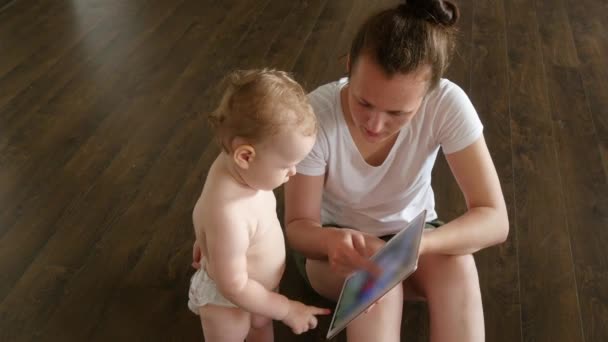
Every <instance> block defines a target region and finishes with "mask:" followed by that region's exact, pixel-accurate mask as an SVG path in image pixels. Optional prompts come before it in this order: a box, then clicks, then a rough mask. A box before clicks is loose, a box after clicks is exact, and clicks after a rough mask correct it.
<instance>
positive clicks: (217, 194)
mask: <svg viewBox="0 0 608 342" xmlns="http://www.w3.org/2000/svg"><path fill="white" fill-rule="evenodd" d="M241 195H243V196H241ZM218 215H220V216H221V215H223V216H228V217H226V218H222V217H219V218H218V217H217V216H218ZM193 221H194V228H195V232H196V236H197V239H198V241H199V244H200V246H201V252H202V255H203V258H204V266H203V267H205V268H206V269H207V272H208V273H209V276H210V277H211V278H214V273H215V269H217V268H218V267H223V266H224V264H223V260H214V259H213V258H212V257H210V255H209V253H208V250H209V246H210V245H211V244H213V245H214V246H216V247H221V246H228V245H229V244H231V243H233V241H226V240H225V239H215V238H214V237H215V236H217V235H218V234H214V232H213V231H211V230H214V229H215V230H217V229H234V226H238V227H239V228H238V229H242V234H243V236H247V237H248V239H247V241H248V244H247V246H246V250H244V251H243V252H244V253H246V258H247V272H248V277H249V278H250V279H253V280H256V281H258V282H260V283H261V284H262V285H263V286H264V287H266V288H267V289H269V290H272V289H275V288H277V287H278V285H279V281H280V280H281V277H282V275H283V271H284V268H285V240H284V236H283V231H282V230H281V226H280V223H279V220H278V218H277V214H276V198H275V196H274V193H273V192H272V191H258V192H257V193H255V194H254V195H249V194H247V193H246V192H244V191H243V190H242V189H240V188H239V186H238V184H237V185H235V184H231V179H229V178H226V177H223V175H218V174H215V173H214V172H213V169H212V170H210V173H209V175H208V177H207V182H206V185H205V188H204V189H203V192H202V194H201V196H200V198H199V200H198V201H197V203H196V205H195V207H194V213H193ZM211 222H226V223H229V224H230V225H231V227H227V225H228V224H223V225H222V224H220V225H217V224H210V223H211ZM231 223H233V224H231ZM238 233H239V234H241V232H238ZM222 240H223V241H222Z"/></svg>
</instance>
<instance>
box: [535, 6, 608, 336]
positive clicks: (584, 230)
mask: <svg viewBox="0 0 608 342" xmlns="http://www.w3.org/2000/svg"><path fill="white" fill-rule="evenodd" d="M589 5H590V6H592V7H590V8H589V9H588V10H591V9H595V10H596V11H597V12H596V13H593V12H588V14H589V18H588V19H590V20H591V21H592V22H594V21H595V18H598V19H599V18H602V19H605V17H602V14H606V13H607V12H608V11H607V8H606V7H605V6H604V8H603V9H602V8H600V7H599V3H595V4H589ZM546 7H553V8H555V9H557V10H558V11H559V12H560V13H563V14H562V18H561V20H559V22H560V23H561V26H560V27H559V28H555V29H554V30H552V31H550V32H549V33H547V34H545V35H541V38H542V41H543V42H544V41H559V40H560V39H563V41H564V42H566V44H564V43H562V44H561V45H559V46H558V48H559V50H560V51H561V53H562V54H564V55H572V56H577V53H578V52H577V50H576V48H575V46H574V42H573V41H570V39H568V37H572V32H571V26H570V22H569V17H568V16H567V15H566V4H565V1H563V0H560V1H557V2H553V3H551V4H550V6H546ZM551 19H552V18H550V17H543V19H542V20H541V24H542V25H545V20H551ZM602 22H604V23H605V20H602ZM542 25H541V26H542ZM604 25H605V24H604ZM593 33H595V35H593ZM592 35H593V36H595V37H596V39H597V38H599V37H601V35H598V33H597V32H592ZM603 36H604V37H606V34H605V33H603ZM564 38H566V39H564ZM600 41H601V39H600ZM547 45H548V44H544V45H543V56H544V57H545V63H546V69H545V72H546V77H547V79H548V81H549V82H548V83H549V84H550V86H549V96H550V98H551V113H552V118H553V131H554V133H555V138H556V152H557V158H558V161H559V168H558V169H559V171H560V175H561V179H560V180H561V185H562V188H563V194H564V202H565V207H564V212H565V214H566V218H567V221H566V222H567V227H568V232H569V238H570V246H569V247H570V253H571V255H572V258H573V260H574V271H575V274H576V285H577V288H578V296H577V297H578V298H577V299H578V303H577V304H578V309H579V317H580V324H581V325H582V332H580V331H579V334H581V335H582V336H583V337H584V340H586V341H602V340H605V339H607V338H608V327H606V326H605V324H604V322H606V319H607V318H608V301H606V299H607V297H606V293H608V292H607V291H608V257H607V256H606V253H605V244H606V242H608V232H607V231H606V230H605V229H597V227H608V195H607V194H608V183H607V179H606V173H605V171H606V170H605V168H604V165H603V164H602V154H601V152H602V150H601V140H600V139H599V137H598V136H597V133H598V131H597V129H596V125H595V122H594V118H601V115H597V116H595V117H594V116H593V115H592V113H591V112H590V106H589V100H588V99H587V96H586V95H587V93H586V91H585V87H584V85H583V82H582V78H581V72H580V71H579V68H577V67H578V66H579V64H578V63H576V64H567V65H564V64H561V63H558V62H555V61H553V60H551V58H550V56H551V55H552V54H553V50H551V49H549V48H548V46H547ZM606 46H607V45H606V44H605V40H604V47H606ZM605 52H606V50H604V53H605ZM601 53H602V52H601V50H600V49H597V53H596V54H597V55H600V54H601ZM548 60H549V61H550V62H551V63H548V62H547V61H548ZM601 85H602V84H597V85H595V86H601ZM592 88H595V87H592ZM595 91H597V89H596V90H595ZM605 91H606V89H604V92H605ZM604 96H605V95H604ZM604 110H605V109H604ZM604 113H605V112H604ZM597 114H599V113H597ZM599 124H600V127H602V121H601V119H600V121H599ZM605 139H606V138H604V140H605ZM598 142H599V144H598ZM582 165H585V167H581V166H582Z"/></svg>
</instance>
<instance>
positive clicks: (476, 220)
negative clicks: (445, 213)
mask: <svg viewBox="0 0 608 342" xmlns="http://www.w3.org/2000/svg"><path fill="white" fill-rule="evenodd" d="M446 159H447V161H448V164H449V165H450V169H451V170H452V174H453V175H454V178H455V179H456V182H457V183H458V186H459V187H460V190H461V191H462V193H463V194H464V198H465V200H466V204H467V208H468V210H467V212H466V213H465V214H463V215H462V216H460V217H458V218H456V219H455V220H453V221H451V222H449V223H447V224H446V225H444V226H443V227H441V229H436V230H433V231H430V232H427V233H425V234H424V236H423V240H422V245H421V254H425V253H440V254H450V255H463V254H471V253H474V252H477V251H479V250H480V249H483V248H485V247H489V246H492V245H496V244H498V243H501V242H504V241H505V240H506V238H507V235H508V232H509V219H508V217H507V209H506V205H505V200H504V197H503V194H502V190H501V188H500V181H499V180H498V175H497V174H496V169H495V167H494V163H493V162H492V158H491V156H490V153H489V151H488V148H487V146H486V142H485V139H484V138H483V136H482V137H480V138H479V139H478V140H477V141H475V142H474V143H473V144H471V145H469V146H468V147H466V148H464V149H463V150H461V151H458V152H454V153H451V154H448V155H446Z"/></svg>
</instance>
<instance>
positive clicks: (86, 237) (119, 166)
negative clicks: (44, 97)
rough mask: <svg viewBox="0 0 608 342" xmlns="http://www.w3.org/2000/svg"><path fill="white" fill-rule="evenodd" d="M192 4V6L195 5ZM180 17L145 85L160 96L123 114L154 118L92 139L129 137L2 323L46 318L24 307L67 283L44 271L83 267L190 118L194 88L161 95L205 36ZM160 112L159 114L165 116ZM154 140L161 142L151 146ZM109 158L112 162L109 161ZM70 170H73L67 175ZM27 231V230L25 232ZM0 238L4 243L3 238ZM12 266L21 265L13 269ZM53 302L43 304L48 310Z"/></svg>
mask: <svg viewBox="0 0 608 342" xmlns="http://www.w3.org/2000/svg"><path fill="white" fill-rule="evenodd" d="M192 4H193V5H196V3H192ZM182 11H183V12H182V15H176V16H175V18H174V19H172V20H173V21H174V24H177V23H178V22H179V23H180V24H179V25H178V26H177V27H176V30H181V32H180V33H179V35H180V36H181V37H179V36H177V37H174V38H173V39H174V40H175V41H176V44H175V45H174V44H171V46H168V47H167V48H169V49H171V48H174V50H173V51H172V53H171V54H169V55H166V56H165V55H161V56H162V58H165V57H167V58H168V60H170V61H171V62H170V63H169V65H172V67H165V68H163V69H161V70H162V72H160V73H153V77H152V78H150V79H146V80H145V81H147V82H152V83H156V84H157V86H156V87H155V89H156V90H155V92H158V91H160V93H158V94H154V93H152V94H150V98H151V99H152V101H150V100H148V101H143V100H142V99H140V100H139V101H136V102H135V103H134V105H132V106H131V108H130V111H127V113H132V114H135V113H154V111H155V107H157V108H156V111H157V112H156V113H157V114H156V115H152V116H149V117H148V118H146V119H145V120H141V115H139V120H135V121H133V122H132V123H131V124H130V126H133V128H135V129H131V130H129V129H126V130H125V128H127V127H128V126H124V125H123V126H122V127H121V124H124V123H125V122H124V121H121V120H116V123H111V122H110V123H108V125H107V126H105V127H103V128H105V129H108V130H103V129H102V130H101V131H100V132H99V135H96V136H93V137H92V138H91V139H93V141H94V142H95V144H93V146H103V143H102V142H103V141H104V140H103V139H104V137H105V140H107V137H108V136H110V135H111V134H112V133H111V132H115V131H120V130H123V131H126V132H125V134H127V135H128V134H131V135H133V136H134V137H133V138H132V139H131V140H130V141H129V142H128V144H127V145H126V146H125V147H124V148H123V149H122V150H121V152H120V154H119V155H118V156H117V158H114V157H113V156H114V153H115V152H114V153H111V154H110V155H106V157H109V158H110V159H109V160H106V161H103V164H104V165H107V164H108V163H109V162H110V161H111V163H110V164H109V167H108V169H107V170H105V171H104V172H103V173H102V175H100V176H99V178H98V179H97V181H96V182H95V183H94V184H93V185H92V186H88V187H87V188H86V189H85V190H86V191H85V192H84V193H82V194H81V195H80V196H78V197H77V198H75V199H74V200H73V202H72V203H71V204H70V208H69V210H67V211H65V212H63V213H62V215H61V216H60V218H59V220H58V221H57V225H58V226H59V228H60V229H59V231H58V232H56V233H55V235H54V236H53V238H52V239H51V240H50V241H49V242H48V243H47V244H46V248H45V249H43V250H42V251H41V252H40V253H41V255H42V257H40V258H39V259H36V260H35V262H34V263H33V264H32V265H30V266H29V268H28V271H27V273H26V274H25V275H24V276H23V277H22V278H21V279H20V283H21V284H24V286H22V287H18V288H19V289H20V290H22V291H21V292H19V291H13V292H11V294H10V295H9V297H7V299H6V300H5V302H4V303H3V307H2V309H3V310H2V311H0V312H1V314H2V317H3V318H6V320H11V321H12V320H16V321H17V322H20V321H21V319H22V318H23V317H26V319H27V321H28V324H30V323H35V322H36V319H35V318H34V316H35V315H29V314H28V310H34V311H36V312H37V313H40V314H39V315H38V316H36V318H40V319H43V318H44V317H45V314H44V313H43V310H41V303H36V305H35V306H34V307H30V306H27V305H25V304H26V303H27V302H31V300H33V299H35V298H36V297H37V296H39V295H41V294H40V293H41V292H40V291H43V292H44V291H48V290H50V289H51V288H53V289H55V290H61V289H62V285H63V282H64V281H65V280H66V279H61V280H57V279H53V278H49V279H45V280H46V282H45V281H42V279H39V278H43V277H44V275H45V270H46V267H47V265H49V264H51V265H61V267H62V268H63V269H75V268H77V267H78V265H79V262H82V260H79V259H82V258H84V257H86V255H88V253H90V250H91V245H92V244H93V243H94V242H95V241H96V240H98V239H99V235H100V234H102V233H103V231H104V230H105V229H107V226H108V225H111V223H112V222H113V220H115V217H116V215H118V214H119V213H120V212H122V211H124V209H125V207H126V204H128V203H129V201H130V200H131V199H132V198H133V196H134V195H135V194H137V192H138V187H137V184H138V183H139V182H140V181H141V179H142V178H143V175H144V174H145V172H147V168H148V166H149V165H150V164H151V163H152V161H154V160H155V158H156V156H155V155H156V154H157V151H160V150H162V148H163V146H165V144H166V139H165V138H162V137H163V136H167V135H168V134H170V133H171V132H172V127H175V125H176V124H177V123H178V122H179V121H180V119H181V118H186V117H188V116H191V115H193V114H192V113H191V112H189V111H187V110H185V109H187V107H186V106H187V105H188V104H189V103H190V102H189V101H187V99H188V97H189V98H195V97H196V96H197V95H198V94H199V89H198V88H192V84H188V86H184V84H183V83H181V82H175V83H173V84H172V86H171V88H169V89H167V93H166V94H162V92H163V90H164V89H163V87H162V86H161V85H163V84H167V83H168V82H167V81H168V80H170V79H174V78H175V75H179V74H181V73H182V71H183V70H184V68H185V67H186V65H187V64H188V63H189V62H190V58H191V56H190V55H189V54H188V53H186V52H187V51H189V49H190V48H191V46H192V45H193V44H194V43H196V41H197V40H199V39H200V37H202V36H204V33H205V32H204V30H200V29H198V28H197V25H193V24H192V23H191V21H189V20H185V19H187V18H188V17H187V16H185V14H187V13H190V14H189V16H191V19H193V18H196V16H195V14H193V13H196V12H195V11H192V8H188V7H184V8H182ZM182 21H185V23H183V24H182ZM180 26H181V28H180ZM177 38H179V39H177ZM176 39H177V40H176ZM190 71H191V70H190ZM185 75H186V76H188V77H196V75H195V74H191V73H190V74H188V73H186V74H185ZM169 84H171V83H169ZM183 88H187V89H183ZM176 94H183V96H188V97H185V98H180V97H177V96H175V95H176ZM163 95H164V96H169V97H172V98H173V101H180V100H183V104H176V103H174V102H170V101H167V98H165V97H164V96H163ZM144 98H146V97H144ZM159 105H160V107H159ZM168 109H172V110H175V112H173V113H176V114H175V115H166V113H167V110H168ZM159 110H164V111H165V112H163V111H159ZM123 114H124V113H123ZM121 117H129V115H127V116H125V115H122V116H121V115H119V114H117V118H121ZM130 117H131V118H133V115H131V116H130ZM114 125H117V126H114ZM137 125H138V126H139V127H138V126H137ZM153 137H155V138H153ZM156 138H160V139H159V140H155V139H156ZM95 140H96V141H95ZM151 140H154V141H151ZM118 145H119V146H120V141H118ZM85 147H86V146H85ZM89 151H90V149H86V148H85V149H84V150H82V151H81V152H82V154H81V155H80V157H81V159H80V162H83V163H84V165H83V164H80V163H79V162H78V160H77V159H76V160H73V162H74V163H73V164H72V165H70V164H68V165H67V166H66V167H65V170H66V171H68V172H69V173H70V174H72V175H75V174H77V172H78V171H80V170H81V169H80V167H85V168H86V167H87V166H89V164H88V162H89V160H87V158H84V157H83V156H86V155H90V152H89ZM113 158H114V160H112V159H113ZM72 167H74V168H75V169H72ZM114 184H115V185H118V186H120V187H124V188H123V189H124V191H122V193H120V192H116V191H115V190H113V185H114ZM59 185H61V184H59ZM81 191H82V190H81ZM79 206H82V207H83V208H92V207H96V208H98V209H99V210H98V211H97V212H95V214H94V215H91V214H90V213H89V214H87V213H86V210H81V209H80V208H79ZM26 227H27V228H30V227H29V226H26ZM91 227H94V228H91ZM25 230H26V233H25V235H22V236H24V237H25V238H28V235H27V234H28V233H27V229H25ZM21 231H23V229H18V230H17V232H21ZM9 237H10V236H9ZM29 237H31V236H29ZM5 238H8V237H7V236H5ZM5 241H7V243H8V242H11V241H13V242H14V241H15V240H11V239H5ZM34 241H37V240H36V238H34ZM43 242H44V241H43ZM71 243H76V244H78V246H75V247H74V248H63V247H62V246H64V245H65V244H67V245H69V244H71ZM15 249H16V248H9V249H8V250H7V252H10V253H11V254H14V253H19V252H17V251H15ZM35 251H36V250H31V251H30V252H31V253H33V252H35ZM3 252H4V249H3ZM20 259H21V260H22V261H25V260H27V258H25V257H21V258H20ZM17 265H21V264H19V263H18V264H17ZM25 265H27V264H25ZM11 266H12V267H13V268H14V267H15V266H14V264H9V265H8V266H7V267H11ZM16 274H17V273H14V274H13V275H12V276H15V275H16ZM32 278H37V279H39V280H40V282H39V283H38V284H36V283H30V282H28V279H32ZM57 297H60V296H57ZM57 299H58V298H52V300H57ZM52 300H51V301H49V302H48V303H44V304H45V305H48V306H49V307H52V305H51V304H52V303H53V302H52ZM10 303H12V304H15V303H21V304H19V305H18V307H19V308H20V311H15V310H4V308H8V307H10V306H11V304H10ZM4 304H6V305H4ZM20 315H23V316H20ZM20 317H21V318H20ZM38 323H40V322H38ZM18 328H19V324H16V325H15V329H18Z"/></svg>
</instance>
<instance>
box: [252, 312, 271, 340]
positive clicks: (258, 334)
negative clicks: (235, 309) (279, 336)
mask: <svg viewBox="0 0 608 342" xmlns="http://www.w3.org/2000/svg"><path fill="white" fill-rule="evenodd" d="M246 341H247V342H272V341H274V331H273V330H272V319H270V318H268V317H264V316H260V315H253V314H252V315H251V330H249V335H247V339H246Z"/></svg>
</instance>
